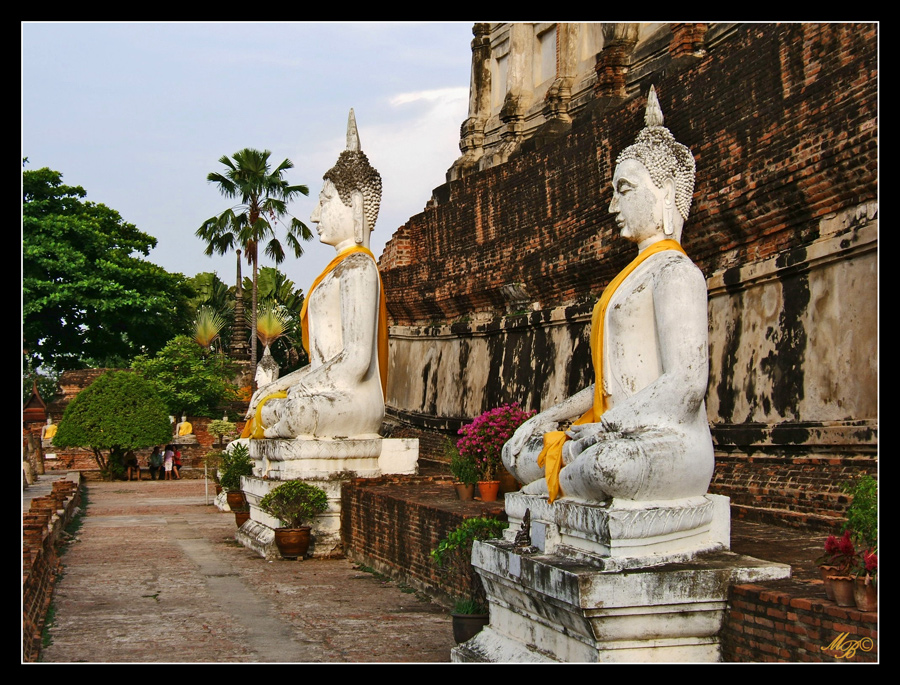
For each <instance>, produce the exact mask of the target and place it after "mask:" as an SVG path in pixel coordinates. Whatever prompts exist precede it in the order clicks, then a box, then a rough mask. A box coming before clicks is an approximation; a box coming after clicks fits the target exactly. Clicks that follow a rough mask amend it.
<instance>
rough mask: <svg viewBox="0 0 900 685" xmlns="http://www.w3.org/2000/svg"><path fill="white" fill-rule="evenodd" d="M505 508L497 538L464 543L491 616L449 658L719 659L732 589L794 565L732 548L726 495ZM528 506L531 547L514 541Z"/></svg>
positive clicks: (516, 497)
mask: <svg viewBox="0 0 900 685" xmlns="http://www.w3.org/2000/svg"><path fill="white" fill-rule="evenodd" d="M505 506H506V513H507V515H508V517H509V521H510V527H509V528H508V529H507V530H506V532H505V539H504V540H491V541H488V542H476V543H475V545H474V547H473V550H472V565H473V566H474V567H475V570H476V571H477V572H478V574H479V575H480V576H481V580H482V582H483V584H484V587H485V591H486V594H487V598H488V602H489V604H490V615H491V620H490V625H489V626H488V627H487V628H485V629H484V630H482V631H481V632H480V633H479V634H478V635H476V636H475V637H474V638H472V639H471V640H469V641H468V642H465V643H463V644H461V645H459V646H457V647H456V648H455V649H454V650H453V652H452V659H453V660H454V661H490V662H505V661H516V662H518V661H526V662H527V661H551V662H653V661H657V662H658V661H666V662H671V661H692V662H693V661H718V660H719V639H718V633H719V630H720V629H721V627H722V621H723V618H724V612H725V604H726V601H727V599H728V589H729V587H730V586H731V585H732V584H734V583H746V582H753V581H762V580H773V579H777V578H790V575H791V569H790V566H787V565H785V564H776V563H772V562H768V561H760V560H758V559H753V558H751V557H745V556H738V555H736V554H732V553H731V552H729V551H728V550H729V548H730V546H731V540H730V537H731V534H730V529H731V516H730V512H729V502H728V498H727V497H722V496H718V495H704V496H702V497H690V498H686V499H681V500H663V501H656V502H633V501H629V500H616V499H613V500H609V501H607V502H600V503H592V502H581V501H578V500H573V499H568V498H562V499H559V500H557V501H556V502H555V503H553V504H550V503H549V501H548V500H547V497H546V496H541V495H526V494H522V493H508V494H507V495H506V501H505ZM526 512H528V515H529V518H530V521H531V524H530V526H529V529H528V531H527V532H528V533H529V535H530V538H531V539H530V545H526V544H525V543H523V541H521V540H520V541H519V546H518V547H517V546H516V544H515V539H516V535H517V534H519V533H521V532H525V531H522V530H521V528H522V522H523V520H524V518H525V514H526Z"/></svg>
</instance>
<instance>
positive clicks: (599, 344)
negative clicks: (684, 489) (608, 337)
mask: <svg viewBox="0 0 900 685" xmlns="http://www.w3.org/2000/svg"><path fill="white" fill-rule="evenodd" d="M664 250H677V251H678V252H681V254H686V253H685V251H684V248H682V247H681V245H680V244H679V243H678V242H677V241H675V240H661V241H659V242H656V243H653V244H652V245H650V246H649V247H648V248H647V249H645V250H644V251H643V252H641V253H640V254H638V256H637V257H635V258H634V259H633V260H632V261H631V263H630V264H628V266H626V267H625V268H624V269H622V270H621V271H620V272H619V273H618V274H617V275H616V277H615V278H613V279H612V281H610V283H609V285H608V286H606V289H605V290H604V291H603V294H602V295H600V299H599V300H597V304H596V305H594V311H593V313H592V314H591V360H592V361H593V363H594V404H593V406H592V407H591V408H590V409H588V410H587V411H586V412H585V413H584V414H582V415H581V417H580V418H578V419H576V420H575V421H573V422H572V424H573V425H576V426H580V425H582V424H585V423H597V422H598V421H599V420H600V417H601V416H602V415H603V412H605V411H606V409H607V401H606V396H605V395H604V394H603V323H604V321H605V320H606V308H607V307H608V306H609V301H610V300H611V299H612V296H613V294H614V293H615V292H616V289H617V288H618V287H619V286H620V285H621V284H622V282H623V281H624V280H625V279H626V278H627V277H628V276H629V275H630V274H631V272H632V271H634V270H635V269H636V268H637V267H638V266H639V265H640V264H641V262H643V261H644V260H645V259H647V258H648V257H650V256H651V255H654V254H656V253H657V252H663V251H664ZM568 439H569V436H567V435H566V433H565V431H550V432H548V433H544V448H543V449H542V450H541V453H540V454H539V455H538V461H537V463H538V466H542V467H543V468H544V477H545V478H546V480H547V491H548V493H549V494H550V501H551V502H553V501H554V500H555V499H556V498H557V497H559V496H560V495H561V494H562V493H561V492H560V488H559V472H560V471H561V470H562V450H563V445H564V444H565V442H566V440H568Z"/></svg>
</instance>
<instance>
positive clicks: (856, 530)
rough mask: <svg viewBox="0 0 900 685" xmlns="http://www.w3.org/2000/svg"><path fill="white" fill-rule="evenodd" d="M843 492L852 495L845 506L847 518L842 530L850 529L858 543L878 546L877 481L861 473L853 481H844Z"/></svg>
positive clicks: (873, 546) (869, 546)
mask: <svg viewBox="0 0 900 685" xmlns="http://www.w3.org/2000/svg"><path fill="white" fill-rule="evenodd" d="M843 489H844V492H846V493H848V494H849V495H851V496H852V497H853V501H852V502H850V506H849V507H848V508H847V520H846V522H845V523H844V527H843V528H842V529H841V530H842V531H848V530H849V531H850V532H851V534H852V535H853V537H854V538H855V539H856V542H857V544H858V545H861V546H864V547H867V548H869V549H876V548H877V547H878V481H877V480H875V479H874V478H873V477H872V476H869V475H863V476H860V477H859V478H857V479H856V480H855V481H854V482H853V483H845V484H844V486H843Z"/></svg>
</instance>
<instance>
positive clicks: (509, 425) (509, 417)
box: [456, 402, 534, 480]
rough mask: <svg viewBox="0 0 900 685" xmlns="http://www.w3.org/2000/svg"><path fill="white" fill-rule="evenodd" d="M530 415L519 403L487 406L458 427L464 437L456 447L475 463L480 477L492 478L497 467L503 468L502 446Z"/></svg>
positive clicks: (483, 478) (493, 478) (484, 478)
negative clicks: (470, 420) (492, 407)
mask: <svg viewBox="0 0 900 685" xmlns="http://www.w3.org/2000/svg"><path fill="white" fill-rule="evenodd" d="M533 415H534V412H533V411H524V410H523V409H522V408H520V407H519V404H518V402H514V403H513V404H504V405H503V406H501V407H496V408H495V409H490V410H488V411H486V412H484V413H483V414H481V415H479V416H476V417H475V418H474V419H473V420H472V423H470V424H468V425H466V426H463V427H462V428H460V429H459V434H460V435H462V436H463V437H462V438H460V440H459V442H458V443H456V447H457V449H459V453H460V454H461V455H462V456H463V457H467V458H470V459H472V460H473V461H474V462H475V464H476V466H477V468H478V469H479V471H480V472H481V479H482V480H495V479H496V478H495V476H496V474H497V472H498V470H499V469H501V468H503V463H502V461H501V451H502V450H503V445H504V444H505V443H506V441H507V440H509V439H510V438H511V437H512V435H513V433H515V432H516V428H518V427H519V426H521V425H522V424H523V423H524V422H525V420H526V419H528V418H529V417H531V416H533Z"/></svg>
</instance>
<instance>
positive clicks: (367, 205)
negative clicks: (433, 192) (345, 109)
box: [323, 109, 381, 242]
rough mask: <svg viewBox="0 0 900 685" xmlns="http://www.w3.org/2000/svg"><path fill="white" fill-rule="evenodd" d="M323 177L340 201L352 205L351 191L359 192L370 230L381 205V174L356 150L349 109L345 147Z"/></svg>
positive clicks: (353, 119)
mask: <svg viewBox="0 0 900 685" xmlns="http://www.w3.org/2000/svg"><path fill="white" fill-rule="evenodd" d="M323 178H325V179H328V180H329V181H331V182H332V183H333V184H334V187H335V188H336V189H337V192H338V196H340V198H341V201H342V202H343V203H344V204H345V205H347V206H348V207H349V206H351V204H352V199H351V198H352V195H353V193H354V192H359V193H362V196H363V209H364V213H365V217H366V225H367V226H368V227H369V230H370V231H371V230H374V228H375V220H376V219H377V218H378V210H379V208H380V207H381V174H379V173H378V172H377V171H376V170H375V169H374V168H373V167H372V165H371V164H369V158H368V157H366V153H364V152H363V151H362V150H361V149H360V145H359V131H358V130H357V128H356V115H355V114H354V113H353V109H351V110H350V116H349V118H348V119H347V149H346V150H344V151H343V152H342V153H341V154H340V157H338V161H337V163H336V164H335V165H334V166H333V167H332V168H331V169H329V170H328V171H326V172H325V175H324V176H323ZM357 242H359V241H357Z"/></svg>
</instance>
